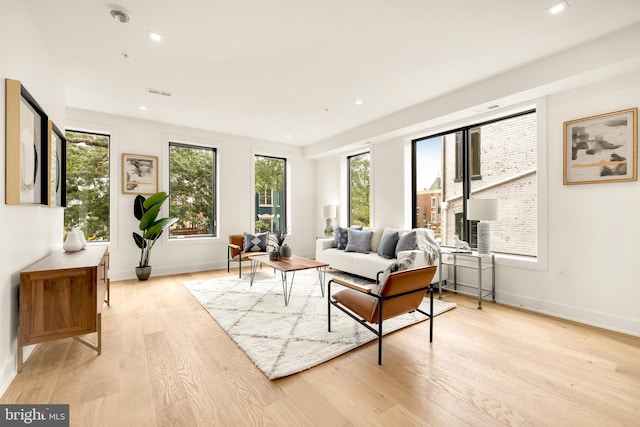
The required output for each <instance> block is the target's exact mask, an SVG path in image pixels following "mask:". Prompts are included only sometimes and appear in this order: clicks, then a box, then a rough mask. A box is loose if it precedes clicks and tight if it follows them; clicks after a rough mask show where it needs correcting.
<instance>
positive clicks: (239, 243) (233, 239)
mask: <svg viewBox="0 0 640 427" xmlns="http://www.w3.org/2000/svg"><path fill="white" fill-rule="evenodd" d="M268 241H269V233H261V234H250V233H244V234H230V235H229V244H228V245H227V273H228V272H229V271H230V268H231V263H232V262H237V263H238V266H239V267H238V270H239V271H238V277H242V261H249V258H250V257H251V256H254V255H268V252H267V247H268Z"/></svg>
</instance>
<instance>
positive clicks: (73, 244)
mask: <svg viewBox="0 0 640 427" xmlns="http://www.w3.org/2000/svg"><path fill="white" fill-rule="evenodd" d="M62 249H64V250H65V251H66V252H77V251H79V250H81V249H82V242H81V241H80V236H78V233H76V232H75V231H70V232H68V233H67V240H65V241H64V244H63V245H62Z"/></svg>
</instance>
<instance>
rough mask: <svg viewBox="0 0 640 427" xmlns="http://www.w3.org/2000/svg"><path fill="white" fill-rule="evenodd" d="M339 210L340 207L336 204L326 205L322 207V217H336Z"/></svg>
mask: <svg viewBox="0 0 640 427" xmlns="http://www.w3.org/2000/svg"><path fill="white" fill-rule="evenodd" d="M337 212H338V207H337V206H336V205H324V206H323V207H322V212H321V214H322V216H321V218H325V219H326V218H335V217H336V214H337Z"/></svg>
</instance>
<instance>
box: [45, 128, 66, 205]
mask: <svg viewBox="0 0 640 427" xmlns="http://www.w3.org/2000/svg"><path fill="white" fill-rule="evenodd" d="M49 153H50V155H49V206H58V207H66V206H67V167H66V164H67V138H65V136H64V135H63V134H62V132H61V131H60V129H58V127H57V126H56V125H55V123H53V122H52V121H51V120H49Z"/></svg>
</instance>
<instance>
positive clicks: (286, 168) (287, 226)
mask: <svg viewBox="0 0 640 427" xmlns="http://www.w3.org/2000/svg"><path fill="white" fill-rule="evenodd" d="M258 157H262V158H266V159H275V160H282V161H283V167H282V171H283V175H284V176H283V177H282V187H283V188H282V195H283V197H284V201H283V202H282V203H281V207H280V209H281V211H282V213H281V215H283V216H284V220H283V221H282V223H283V224H284V227H285V229H286V230H289V233H288V234H290V232H291V224H289V214H288V212H289V206H288V201H289V163H288V162H289V159H288V158H287V157H285V156H280V155H274V154H260V153H258V152H255V153H253V170H252V177H253V198H254V201H253V202H252V205H253V209H252V210H253V219H252V228H253V232H254V233H255V232H256V223H257V221H258V211H257V208H259V207H274V206H276V203H277V202H278V201H279V200H275V199H276V197H275V192H274V191H273V188H271V189H270V191H271V205H263V204H261V203H260V194H259V193H257V192H256V162H257V160H258ZM256 194H257V195H258V203H257V204H256V200H255V197H256Z"/></svg>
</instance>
